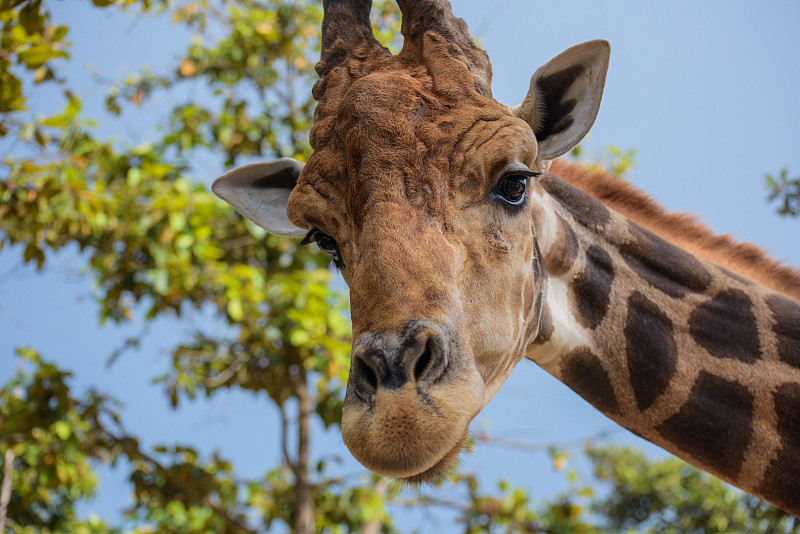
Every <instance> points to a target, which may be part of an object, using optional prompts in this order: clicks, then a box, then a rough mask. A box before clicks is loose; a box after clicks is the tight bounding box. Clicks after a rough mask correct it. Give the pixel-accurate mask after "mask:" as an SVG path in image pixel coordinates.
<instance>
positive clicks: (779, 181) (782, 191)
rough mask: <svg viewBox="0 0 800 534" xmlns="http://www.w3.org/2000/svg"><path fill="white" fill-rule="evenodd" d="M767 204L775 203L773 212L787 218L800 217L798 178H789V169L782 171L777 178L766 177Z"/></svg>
mask: <svg viewBox="0 0 800 534" xmlns="http://www.w3.org/2000/svg"><path fill="white" fill-rule="evenodd" d="M766 183H767V191H768V192H769V196H768V197H767V200H768V201H769V202H773V203H777V204H778V207H776V208H775V211H776V212H777V213H778V214H779V215H783V216H788V217H797V216H800V177H796V178H790V177H789V169H786V168H784V169H782V170H781V172H780V173H779V174H778V175H777V176H773V175H772V174H767V175H766Z"/></svg>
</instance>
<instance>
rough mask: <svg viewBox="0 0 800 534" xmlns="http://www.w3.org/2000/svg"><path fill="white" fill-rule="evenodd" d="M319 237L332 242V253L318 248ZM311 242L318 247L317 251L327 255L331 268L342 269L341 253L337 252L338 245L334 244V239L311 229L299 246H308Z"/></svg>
mask: <svg viewBox="0 0 800 534" xmlns="http://www.w3.org/2000/svg"><path fill="white" fill-rule="evenodd" d="M320 237H323V238H328V239H330V240H331V241H332V242H333V245H334V247H333V252H331V251H329V250H327V249H324V248H322V247H321V246H320V244H319V239H320ZM311 242H314V243H316V244H317V246H318V247H319V249H320V250H321V251H322V252H324V253H326V254H328V255H329V256H331V259H332V260H333V266H334V267H336V269H337V270H341V269H342V266H343V265H344V263H342V256H341V252H340V251H339V244H338V243H337V242H336V240H335V239H334V238H332V237H331V236H329V235H328V234H326V233H324V232H321V231H319V230H317V229H316V228H312V229H311V230H310V231H309V232H308V233H307V234H306V236H305V237H304V238H303V239H302V241H300V244H301V245H308V244H310V243H311Z"/></svg>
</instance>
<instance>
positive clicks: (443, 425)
mask: <svg viewBox="0 0 800 534" xmlns="http://www.w3.org/2000/svg"><path fill="white" fill-rule="evenodd" d="M456 393H457V392H456ZM464 398H468V397H467V395H458V394H456V395H452V396H451V395H445V396H444V398H442V396H440V395H437V394H435V393H432V394H430V395H421V394H420V393H419V392H418V391H417V390H416V388H415V387H413V386H412V385H410V384H409V385H407V386H406V387H404V388H402V389H400V390H395V391H379V392H378V393H377V394H376V396H375V399H374V400H375V402H374V404H371V405H370V404H367V403H357V402H352V403H349V402H347V399H345V406H344V409H343V412H342V438H343V440H344V442H345V444H346V445H347V447H348V448H349V449H350V452H351V453H352V454H353V456H354V457H355V458H356V459H357V460H358V461H359V462H361V464H362V465H364V467H366V468H367V469H370V470H371V471H373V472H375V473H377V474H380V475H384V476H389V477H393V478H396V479H398V480H402V481H405V482H409V483H421V482H429V481H433V480H436V479H438V478H441V477H442V476H443V475H444V474H445V473H447V471H448V470H449V469H450V468H451V467H452V466H453V465H454V464H455V463H456V461H457V460H458V455H459V453H460V452H461V449H462V448H463V447H464V443H465V442H466V439H467V429H468V426H469V422H470V421H471V420H472V418H473V417H474V416H475V415H476V414H477V412H478V411H479V410H480V408H481V406H480V405H477V403H476V405H474V406H472V405H470V404H471V403H467V402H463V400H462V402H460V403H458V404H456V405H453V404H451V402H452V401H453V400H455V399H464ZM448 401H450V402H448Z"/></svg>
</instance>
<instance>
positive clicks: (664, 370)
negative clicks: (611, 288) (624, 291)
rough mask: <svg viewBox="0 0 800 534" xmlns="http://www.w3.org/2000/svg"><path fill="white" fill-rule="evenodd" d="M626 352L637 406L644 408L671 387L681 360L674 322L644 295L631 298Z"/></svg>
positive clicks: (626, 330) (637, 294)
mask: <svg viewBox="0 0 800 534" xmlns="http://www.w3.org/2000/svg"><path fill="white" fill-rule="evenodd" d="M625 338H626V340H627V348H626V353H627V357H628V370H629V372H630V376H631V386H632V387H633V393H634V395H635V396H636V405H637V406H638V408H639V410H641V411H644V410H646V409H647V408H648V407H650V405H651V404H652V403H653V401H655V400H656V399H657V398H658V396H659V395H661V394H662V393H663V392H664V390H666V389H667V387H668V386H669V382H670V379H671V378H672V376H673V375H674V374H675V367H676V366H677V363H678V358H677V350H676V348H675V339H674V338H673V329H672V321H670V320H669V318H668V317H667V316H666V315H664V313H663V312H662V311H661V310H659V309H658V306H656V305H655V304H653V303H652V302H651V301H650V300H648V299H647V297H645V296H644V295H643V294H641V293H639V292H638V291H637V292H634V293H633V294H632V295H631V296H630V298H629V299H628V320H627V322H626V324H625Z"/></svg>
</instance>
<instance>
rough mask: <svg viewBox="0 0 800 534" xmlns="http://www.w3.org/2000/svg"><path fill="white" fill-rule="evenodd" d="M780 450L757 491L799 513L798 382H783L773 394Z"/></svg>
mask: <svg viewBox="0 0 800 534" xmlns="http://www.w3.org/2000/svg"><path fill="white" fill-rule="evenodd" d="M773 400H774V402H775V412H776V414H777V416H778V427H777V430H778V433H779V434H780V437H781V450H780V452H779V453H778V457H777V458H775V459H774V460H773V461H772V463H770V465H769V468H768V469H767V473H766V475H765V476H764V480H763V481H762V482H761V485H760V486H759V488H758V491H759V492H760V494H761V495H762V496H763V497H764V498H766V499H768V500H769V501H770V502H772V503H773V504H776V505H778V506H780V507H781V508H783V509H784V510H786V511H788V512H791V513H793V514H795V515H798V513H800V384H783V385H782V386H780V387H779V388H778V389H777V391H776V392H775V394H774V395H773Z"/></svg>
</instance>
